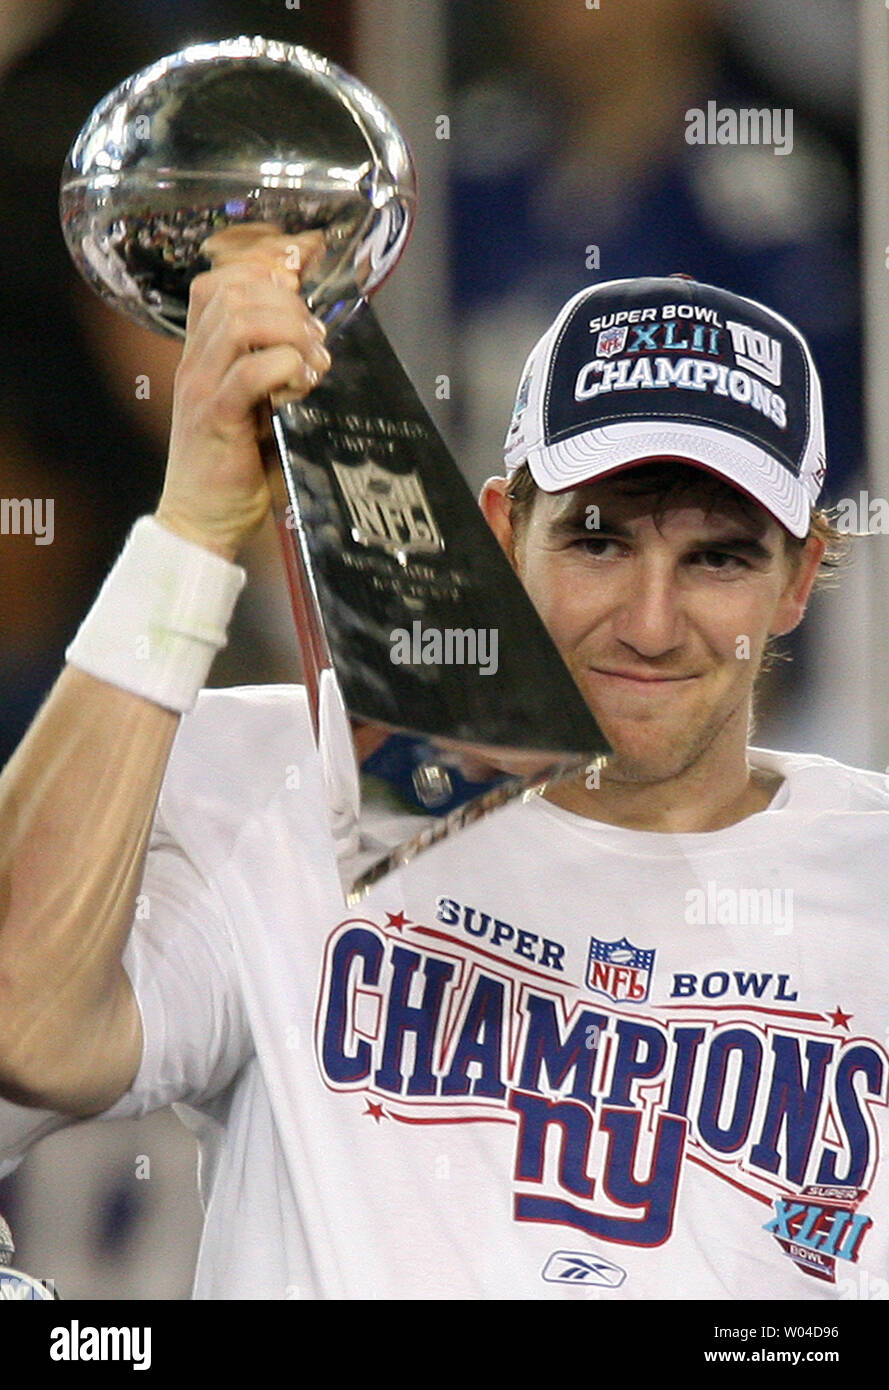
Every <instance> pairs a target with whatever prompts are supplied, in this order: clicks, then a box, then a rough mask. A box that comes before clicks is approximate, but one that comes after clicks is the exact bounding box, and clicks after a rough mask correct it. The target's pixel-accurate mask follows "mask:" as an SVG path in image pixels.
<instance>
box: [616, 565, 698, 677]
mask: <svg viewBox="0 0 889 1390" xmlns="http://www.w3.org/2000/svg"><path fill="white" fill-rule="evenodd" d="M628 571H629V572H628V573H627V575H626V578H625V588H624V590H623V592H622V594H621V595H620V600H619V604H618V608H617V612H616V614H615V618H614V632H615V636H616V637H617V638H618V639H619V640H620V641H621V642H623V643H625V644H626V645H627V646H628V647H632V648H633V650H634V651H636V652H638V654H639V655H640V656H643V657H646V658H647V659H648V660H654V659H655V658H656V657H659V656H664V655H665V654H666V653H667V652H669V651H672V650H673V649H674V648H676V647H679V646H681V645H682V643H683V641H684V640H685V632H686V619H685V612H684V607H683V596H682V593H681V591H680V588H679V585H678V582H677V579H676V575H675V572H674V569H673V566H672V564H670V563H669V562H668V561H667V560H666V559H665V558H664V557H659V558H655V557H650V558H642V557H638V556H637V557H636V559H635V560H634V561H633V562H632V563H631V564H630V565H629V566H628Z"/></svg>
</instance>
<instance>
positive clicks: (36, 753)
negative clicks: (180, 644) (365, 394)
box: [0, 237, 330, 1115]
mask: <svg viewBox="0 0 889 1390" xmlns="http://www.w3.org/2000/svg"><path fill="white" fill-rule="evenodd" d="M294 240H296V241H299V240H300V239H299V238H288V239H286V245H285V239H284V238H271V237H270V238H268V239H267V240H266V241H265V243H264V245H262V246H260V247H258V248H256V247H254V248H253V250H252V252H251V255H250V256H249V258H247V259H243V260H238V261H235V262H230V263H228V264H225V265H223V266H221V267H220V268H216V269H214V270H213V271H211V272H209V273H208V274H206V275H203V276H200V277H199V278H198V279H197V280H196V281H195V282H194V284H193V286H192V293H191V301H190V306H189V321H188V330H187V337H186V345H185V349H184V351H183V356H182V362H181V364H180V367H179V370H178V372H177V379H176V396H175V405H174V413H173V422H172V430H171V440H170V456H169V461H168V466H167V473H166V478H165V483H164V490H163V495H162V497H161V501H160V504H159V507H158V511H157V514H156V515H157V520H158V521H159V522H160V523H161V524H162V525H163V526H165V527H166V528H167V530H169V531H172V532H175V533H176V534H178V535H179V536H181V537H183V538H184V539H185V540H187V541H190V542H192V543H194V544H196V545H199V546H201V547H203V548H204V549H206V550H210V551H213V552H215V553H216V554H217V555H220V556H222V557H223V558H224V559H227V560H233V559H234V558H235V556H236V555H237V553H238V550H239V548H240V545H241V544H242V542H243V541H244V539H245V538H246V537H247V536H248V535H249V534H250V532H251V531H253V530H254V529H255V528H256V527H257V526H258V525H259V523H260V522H261V521H262V519H263V517H264V516H265V513H266V511H267V510H268V506H269V493H268V488H267V484H266V480H265V474H264V471H263V467H262V461H261V458H260V454H259V449H258V446H257V441H256V415H255V409H256V406H257V405H258V404H259V402H260V401H262V400H263V399H264V398H265V397H266V396H267V395H268V394H269V393H270V392H272V391H278V390H283V389H285V388H287V389H289V390H291V391H293V392H294V394H302V395H304V394H306V393H307V392H308V391H309V390H311V389H312V387H313V386H314V385H315V384H316V382H317V381H318V379H319V378H320V377H321V376H322V375H323V374H324V372H325V371H326V370H327V368H328V367H329V365H330V357H329V354H328V353H327V351H326V349H325V348H324V346H323V330H321V328H320V326H319V325H318V324H317V323H316V321H315V320H314V319H313V318H312V316H311V314H310V313H309V311H308V309H307V308H306V306H305V304H304V302H303V301H302V300H301V299H300V298H299V296H298V294H297V293H296V290H297V289H298V284H299V280H298V275H297V274H296V273H295V272H293V271H292V270H288V269H286V268H285V256H286V258H287V263H288V264H292V262H293V254H292V250H290V249H288V248H292V245H293V242H294ZM307 240H308V239H307ZM133 635H134V637H135V636H136V634H133ZM179 717H180V716H179V714H178V713H177V712H176V711H175V710H173V709H168V708H165V707H163V705H162V704H160V703H155V702H154V701H153V700H151V699H147V698H144V697H143V696H142V695H139V694H133V693H130V692H129V691H128V690H126V689H123V688H118V687H117V686H116V685H115V684H111V683H108V682H107V681H106V680H103V679H98V678H96V677H95V676H94V675H89V674H87V673H86V671H83V670H80V669H78V668H77V667H76V666H68V667H66V668H65V670H64V671H63V672H62V674H61V676H60V677H59V680H58V681H57V683H56V685H55V687H54V688H53V690H52V692H51V694H50V696H49V697H48V699H47V701H46V702H45V704H44V706H43V708H42V709H41V710H40V712H39V714H38V715H37V717H36V719H35V721H34V723H33V725H32V726H31V728H30V730H29V731H28V733H27V735H26V736H25V738H24V740H23V741H22V743H21V745H20V747H19V748H18V749H17V751H16V753H15V754H14V756H13V758H12V759H11V760H10V762H9V763H8V764H7V766H6V768H5V769H4V771H3V774H2V776H0V1096H3V1097H5V1098H7V1099H9V1100H13V1101H16V1102H18V1103H19V1104H24V1105H29V1106H39V1107H44V1108H47V1109H52V1110H58V1111H61V1112H62V1113H66V1114H71V1115H88V1114H94V1113H98V1112H100V1111H102V1110H105V1109H107V1108H108V1107H109V1106H111V1105H112V1104H113V1103H114V1102H115V1101H116V1100H117V1099H118V1098H119V1097H120V1096H121V1095H122V1094H123V1093H124V1092H125V1091H126V1090H127V1089H128V1088H129V1086H130V1085H131V1083H132V1081H133V1079H134V1077H135V1074H136V1072H137V1070H138V1067H139V1061H140V1058H141V1053H142V1032H141V1022H140V1014H139V1009H138V1006H137V1004H136V1000H135V997H134V995H133V991H132V988H131V987H130V983H129V979H128V977H127V974H126V971H125V970H124V968H123V966H122V964H121V956H122V952H123V950H124V947H125V945H126V941H127V937H128V935H129V931H130V927H131V924H132V921H133V914H134V908H135V901H136V896H137V894H138V892H139V887H140V884H141V881H142V874H143V870H144V865H145V856H146V851H147V845H148V838H149V834H150V830H151V825H152V821H153V817H154V811H155V807H156V803H157V798H158V794H159V790H160V786H161V782H162V780H163V776H164V772H165V769H166V765H167V760H168V758H169V754H170V749H171V747H172V743H173V739H174V736H175V733H176V729H177V726H178V722H179Z"/></svg>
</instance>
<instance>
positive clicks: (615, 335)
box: [596, 326, 627, 357]
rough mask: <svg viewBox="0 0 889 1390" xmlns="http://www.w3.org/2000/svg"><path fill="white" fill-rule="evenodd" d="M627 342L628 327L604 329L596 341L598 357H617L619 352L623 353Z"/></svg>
mask: <svg viewBox="0 0 889 1390" xmlns="http://www.w3.org/2000/svg"><path fill="white" fill-rule="evenodd" d="M626 341H627V329H626V326H624V327H623V328H603V329H602V331H601V333H600V334H599V336H598V338H597V339H596V356H597V357H615V356H616V355H617V354H618V353H619V352H623V347H624V343H625V342H626Z"/></svg>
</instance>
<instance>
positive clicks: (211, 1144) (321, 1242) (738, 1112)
mask: <svg viewBox="0 0 889 1390" xmlns="http://www.w3.org/2000/svg"><path fill="white" fill-rule="evenodd" d="M273 250H274V248H272V247H269V248H267V251H266V252H265V253H263V252H262V251H261V250H260V249H256V250H255V251H254V253H253V254H252V255H251V256H250V257H249V258H247V259H238V260H237V261H233V262H232V263H230V264H227V265H222V266H219V267H218V268H216V269H214V270H213V271H212V272H211V273H210V274H208V275H206V276H203V277H200V278H199V279H198V280H197V281H196V282H195V285H194V287H193V290H192V300H191V306H190V320H189V327H188V338H187V343H186V348H185V352H184V356H183V360H182V366H181V368H180V372H179V375H178V380H177V400H176V408H175V412H174V420H173V429H172V439H171V452H170V462H169V468H168V473H167V478H166V482H165V487H164V493H163V497H162V499H161V503H160V506H159V509H158V512H157V518H156V519H154V520H149V519H144V520H143V521H141V522H140V523H138V525H137V527H136V529H135V531H134V535H133V537H132V539H131V541H130V542H129V545H128V548H127V550H126V551H125V552H124V555H123V556H122V558H121V560H120V561H119V562H118V565H117V566H116V567H115V570H114V571H113V572H112V575H111V576H110V578H109V580H108V582H107V584H106V588H105V589H104V590H103V593H102V595H100V598H99V600H98V602H97V604H96V606H95V607H94V609H93V611H92V613H91V615H90V616H89V617H88V618H87V621H86V623H85V624H84V627H83V628H82V630H81V632H80V634H79V635H78V637H77V639H76V640H75V642H74V643H73V645H72V648H71V651H70V654H69V656H70V664H69V666H68V668H67V669H66V670H65V672H63V674H62V676H61V677H60V680H59V683H58V685H57V687H56V689H55V691H54V692H53V694H52V695H51V697H50V699H49V700H48V702H47V704H46V706H45V708H44V709H43V711H42V712H41V714H40V716H39V717H38V719H37V721H36V722H35V725H34V727H33V728H32V730H31V731H30V733H29V735H28V737H27V738H26V740H25V742H24V743H23V745H22V747H21V748H20V750H19V752H18V754H17V755H16V758H15V759H14V760H13V763H12V764H11V765H10V766H9V768H8V769H7V770H6V772H5V773H4V778H3V786H2V791H3V793H4V796H3V801H2V817H3V835H2V845H3V849H2V851H0V852H2V855H3V859H2V870H0V872H2V883H3V888H4V893H3V899H2V901H3V904H4V906H3V923H2V929H0V991H2V994H0V1085H2V1088H3V1094H4V1095H5V1096H6V1097H7V1099H8V1103H7V1104H6V1106H5V1108H4V1110H3V1113H2V1116H0V1122H2V1129H0V1144H2V1148H0V1156H3V1157H5V1158H6V1159H8V1160H9V1162H14V1161H15V1157H16V1155H17V1154H18V1153H20V1152H21V1150H22V1149H23V1148H24V1147H25V1146H26V1145H27V1144H28V1143H31V1142H33V1141H34V1139H35V1138H36V1137H38V1136H39V1135H40V1134H41V1133H44V1132H46V1130H47V1129H50V1128H53V1127H55V1126H57V1125H59V1124H62V1123H65V1122H66V1119H68V1118H70V1117H73V1116H84V1115H89V1114H97V1113H103V1114H105V1115H106V1116H123V1115H133V1114H141V1113H144V1112H145V1111H146V1110H148V1109H151V1108H153V1107H158V1106H162V1105H165V1104H167V1103H170V1102H174V1103H180V1104H183V1105H184V1106H185V1107H187V1110H186V1112H185V1113H186V1115H187V1118H188V1123H189V1124H191V1125H192V1126H193V1127H194V1128H195V1130H196V1131H197V1133H198V1136H199V1138H200V1141H201V1144H202V1148H203V1162H202V1166H201V1182H202V1187H203V1194H204V1199H205V1204H206V1209H207V1220H206V1228H205V1234H204V1241H203V1245H202V1249H201V1255H200V1259H199V1266H198V1271H197V1277H196V1283H195V1293H196V1295H197V1296H199V1297H257V1298H287V1297H348V1298H369V1297H382V1298H386V1297H396V1298H435V1297H455V1298H461V1297H465V1298H479V1297H490V1298H552V1297H557V1298H558V1297H566V1296H567V1297H576V1296H577V1291H578V1290H582V1291H583V1292H584V1293H585V1294H589V1292H590V1291H592V1292H593V1293H595V1294H596V1295H597V1296H601V1297H602V1298H603V1299H604V1298H614V1299H624V1298H628V1299H640V1298H716V1299H735V1298H744V1297H754V1298H776V1299H816V1298H836V1297H837V1296H838V1295H842V1294H843V1292H844V1289H845V1287H846V1283H847V1281H848V1280H849V1279H850V1278H853V1279H854V1278H855V1277H857V1276H858V1275H859V1274H860V1273H861V1272H867V1271H874V1272H875V1273H876V1272H885V1269H886V1266H887V1263H889V1237H887V1233H886V1223H885V1216H884V1215H883V1214H884V1213H885V1210H886V1207H887V1203H886V1196H887V1185H889V1178H887V1173H886V1165H885V1163H882V1164H881V1162H880V1157H881V1154H882V1153H883V1152H884V1150H885V1142H886V1137H887V1136H886V1134H885V1127H886V1118H885V1106H886V1100H887V1084H889V1083H887V1077H889V1062H887V1057H886V1049H885V1044H886V1038H885V1033H884V1028H885V998H886V969H885V965H884V960H885V949H884V943H883V939H882V938H883V934H884V927H883V913H884V907H883V904H884V902H885V900H886V893H887V890H889V856H887V854H886V848H887V835H889V818H887V815H886V812H887V810H889V792H887V787H886V781H885V778H884V777H882V776H880V775H877V774H874V773H869V772H863V771H859V770H856V769H851V768H846V767H843V766H841V765H839V764H836V763H834V762H832V761H830V760H829V759H826V758H821V757H814V756H809V755H805V756H802V755H792V754H785V753H775V752H766V751H764V750H760V749H752V748H748V747H747V737H748V727H749V723H750V716H751V701H752V697H753V690H754V682H755V675H756V671H757V669H758V666H759V663H760V659H761V657H762V655H763V652H764V651H765V649H766V647H767V644H768V641H769V639H770V638H771V637H772V636H775V635H779V634H781V633H785V632H788V631H790V630H791V629H792V628H793V627H794V626H795V625H796V624H797V623H798V622H799V621H800V619H801V617H802V615H803V611H804V608H805V604H806V600H807V598H808V596H809V593H810V592H811V589H812V586H813V584H814V582H815V578H816V574H817V572H818V568H819V564H820V563H821V561H822V559H823V557H824V554H825V538H824V534H823V532H824V528H823V525H822V526H821V528H820V530H821V534H819V526H818V524H814V525H813V524H812V522H811V518H812V515H813V507H814V503H815V501H816V499H817V496H818V492H819V489H820V485H821V482H822V480H823V476H824V457H823V429H822V421H821V405H820V389H819V385H818V379H817V375H816V373H815V369H814V366H813V363H812V361H811V357H810V354H809V352H808V349H807V348H806V345H805V343H804V342H803V340H802V339H801V338H800V336H799V335H798V334H797V333H796V331H795V330H794V329H793V328H792V327H791V326H790V325H789V324H787V323H786V322H785V321H784V320H781V319H779V318H778V317H777V316H775V315H772V314H771V313H770V312H769V311H768V310H766V309H764V308H762V307H761V306H758V305H755V304H753V303H751V302H750V301H747V300H743V299H740V298H737V297H735V296H733V295H729V294H726V293H724V292H723V291H720V290H715V289H713V288H711V287H709V286H704V285H700V284H697V283H695V282H692V281H688V280H687V279H685V278H668V279H650V280H641V281H629V282H627V281H624V282H614V283H612V284H608V285H603V286H598V287H594V288H593V289H592V290H586V291H583V292H582V293H581V294H580V295H578V296H576V297H575V298H574V299H573V300H572V301H570V303H569V304H568V305H566V306H565V308H564V309H563V310H562V311H561V313H560V315H559V317H558V319H557V320H556V322H555V324H554V325H553V327H552V328H551V329H550V330H549V332H548V333H547V334H546V335H545V336H544V338H543V339H542V340H541V342H540V343H539V344H538V345H537V347H536V348H535V349H534V351H533V353H532V355H531V357H530V358H529V361H528V365H527V367H526V371H525V373H524V375H523V379H522V383H521V386H520V390H519V396H518V400H517V404H516V412H515V415H514V419H513V423H512V426H511V428H510V433H509V437H508V440H507V455H506V458H507V477H506V478H501V479H492V480H491V481H490V482H489V483H488V484H487V485H486V487H485V489H484V492H483V496H482V505H483V507H484V510H485V514H486V516H487V518H488V520H489V522H490V524H491V526H492V527H493V529H494V531H495V533H496V535H497V537H498V539H499V540H500V542H501V544H502V545H503V546H504V547H505V548H506V550H507V552H508V553H509V554H510V555H511V556H512V558H513V561H514V564H515V566H516V568H517V570H518V573H519V575H520V576H521V578H522V580H523V582H524V583H525V585H526V587H527V589H528V591H529V593H530V595H531V597H532V599H533V600H534V602H535V604H536V605H537V607H538V609H539V610H540V612H541V614H542V616H543V618H544V620H545V622H546V623H547V625H548V626H549V628H550V631H551V632H552V634H553V636H554V638H555V640H556V642H557V644H558V646H559V648H560V650H561V651H562V653H563V655H564V657H565V660H566V662H567V663H568V665H569V667H570V668H571V670H572V671H573V673H574V675H575V677H576V679H577V681H578V683H579V685H580V688H581V690H582V691H583V693H584V694H585V696H586V697H587V699H588V701H589V704H590V706H591V708H592V710H593V712H594V713H595V715H596V717H597V718H598V719H599V721H600V723H601V725H602V727H603V730H604V732H605V734H606V736H607V738H608V739H609V741H610V743H611V744H612V746H613V749H614V755H613V758H612V759H611V760H610V761H609V763H608V765H607V767H606V769H605V771H604V772H603V773H602V775H601V777H598V776H586V777H581V778H578V779H575V780H574V781H569V782H566V783H563V784H559V785H557V786H553V787H552V788H550V789H548V790H547V791H546V793H545V794H544V795H543V796H540V797H536V798H532V799H530V800H529V801H527V802H523V803H513V804H512V805H510V806H508V807H506V808H504V809H502V810H500V811H498V812H497V813H496V814H494V815H492V816H490V817H487V818H485V819H484V820H482V821H479V822H477V823H475V824H474V825H472V826H471V827H470V828H468V829H466V830H464V831H463V832H461V834H459V835H458V836H455V837H453V838H451V839H449V840H447V841H445V842H444V843H442V844H439V845H437V846H435V847H434V848H433V849H432V850H430V851H429V852H428V853H426V854H424V855H423V856H420V858H419V859H417V860H415V861H414V862H412V863H411V864H410V865H409V866H407V867H406V868H403V869H401V870H399V871H397V872H396V873H395V874H393V875H391V876H389V877H387V878H386V879H384V880H382V881H381V882H380V883H379V884H377V885H376V886H375V888H374V889H373V891H372V893H371V894H370V896H369V897H368V898H367V899H366V900H365V902H363V903H362V904H361V907H360V909H359V910H356V911H354V912H347V911H346V910H345V909H344V908H343V904H342V897H341V890H340V886H339V878H338V875H337V871H336V864H335V858H334V850H333V845H332V841H331V836H330V834H329V831H328V829H327V827H326V825H325V824H324V823H323V817H321V816H319V814H318V809H317V808H318V807H319V805H321V804H322V800H323V791H322V780H321V772H320V768H319V759H318V756H317V753H316V750H315V747H314V743H313V739H312V734H311V729H310V723H309V717H308V710H307V706H306V701H305V698H304V695H303V692H302V691H300V690H299V689H295V688H287V687H273V688H266V689H262V688H254V689H249V690H241V691H214V692H211V693H207V694H205V695H203V696H201V698H200V699H199V700H198V701H197V704H196V707H195V709H194V711H193V713H189V714H188V716H187V718H185V719H184V720H183V721H182V727H181V731H180V733H179V736H178V738H177V740H176V746H175V749H174V751H173V755H172V758H171V759H170V761H169V766H167V760H168V755H169V750H170V746H171V744H172V742H173V738H174V735H175V734H176V729H177V724H178V722H179V712H181V711H184V710H189V709H191V706H192V705H193V704H194V703H195V699H196V695H197V692H198V690H199V688H200V686H201V684H202V682H203V680H204V679H205V677H206V672H207V669H208V666H209V662H210V659H211V657H212V652H213V650H214V649H215V648H216V647H218V646H219V645H220V644H221V643H222V642H223V641H224V630H225V622H226V620H227V615H228V612H229V611H230V609H231V605H232V603H233V602H234V598H235V596H236V593H237V591H238V589H239V588H240V585H241V582H242V575H241V572H240V571H239V570H238V569H237V567H236V566H234V565H233V564H232V563H231V561H232V559H233V557H234V556H235V555H236V554H237V550H238V546H239V544H240V542H241V541H242V540H243V537H244V536H245V535H246V534H247V533H248V532H249V530H250V529H251V528H252V527H253V526H255V525H257V524H258V523H259V521H260V520H261V518H262V517H263V515H264V514H265V511H266V508H267V505H268V495H267V492H266V488H265V482H264V478H263V475H262V469H261V465H260V462H259V456H258V452H257V448H256V442H255V427H254V421H253V414H252V412H253V407H254V406H255V405H256V403H257V402H258V401H260V400H261V399H262V398H263V396H264V395H265V394H266V393H267V392H268V391H270V390H276V389H281V388H283V387H285V386H288V385H289V386H290V387H291V389H296V390H298V391H302V392H305V391H307V390H309V389H311V387H312V385H313V384H314V383H315V381H317V379H318V377H319V375H320V374H321V373H323V372H324V370H326V367H327V365H328V363H329V356H328V354H327V350H326V348H324V346H323V343H322V337H323V334H322V332H321V331H320V330H319V328H318V327H317V325H315V324H314V323H313V321H312V320H311V317H310V315H309V314H308V312H307V310H306V309H305V307H304V306H303V305H302V303H301V301H300V300H299V299H298V298H297V296H296V295H295V294H294V293H293V291H294V289H296V288H297V286H298V276H297V274H296V273H294V272H288V271H285V270H283V269H282V266H281V263H280V260H279V259H276V258H275V256H274V254H273ZM214 552H215V553H214ZM146 636H147V637H148V641H147V642H146V641H145V639H146ZM553 718H554V720H557V719H558V711H557V710H554V711H553ZM294 772H295V773H296V774H297V775H295V776H294V775H293V774H294ZM161 782H163V789H162V792H161V795H160V802H159V806H158V809H157V815H156V817H154V827H153V832H152V843H151V850H150V853H149V854H148V858H147V863H143V861H144V854H145V845H146V843H147V841H148V837H149V831H150V829H151V826H152V819H153V813H154V806H155V797H156V795H157V791H158V788H159V787H160V785H161ZM140 907H141V909H142V910H141V911H140V910H139V908H140ZM134 917H135V919H136V920H135V922H134V920H133V919H134ZM881 1137H882V1140H883V1144H882V1147H881V1144H880V1138H881Z"/></svg>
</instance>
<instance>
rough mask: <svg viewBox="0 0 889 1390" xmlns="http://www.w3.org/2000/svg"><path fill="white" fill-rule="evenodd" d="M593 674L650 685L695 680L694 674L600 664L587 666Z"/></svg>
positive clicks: (630, 682) (635, 683)
mask: <svg viewBox="0 0 889 1390" xmlns="http://www.w3.org/2000/svg"><path fill="white" fill-rule="evenodd" d="M589 669H590V670H591V671H592V672H593V674H594V675H597V676H605V677H606V678H607V679H609V680H616V681H624V682H625V683H627V684H631V685H651V686H663V685H671V684H674V683H679V682H683V681H690V680H695V679H696V677H695V676H694V675H690V676H654V675H652V674H651V673H650V672H641V671H625V670H621V669H614V670H612V669H611V668H606V667H602V666H591V667H590V668H589Z"/></svg>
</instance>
